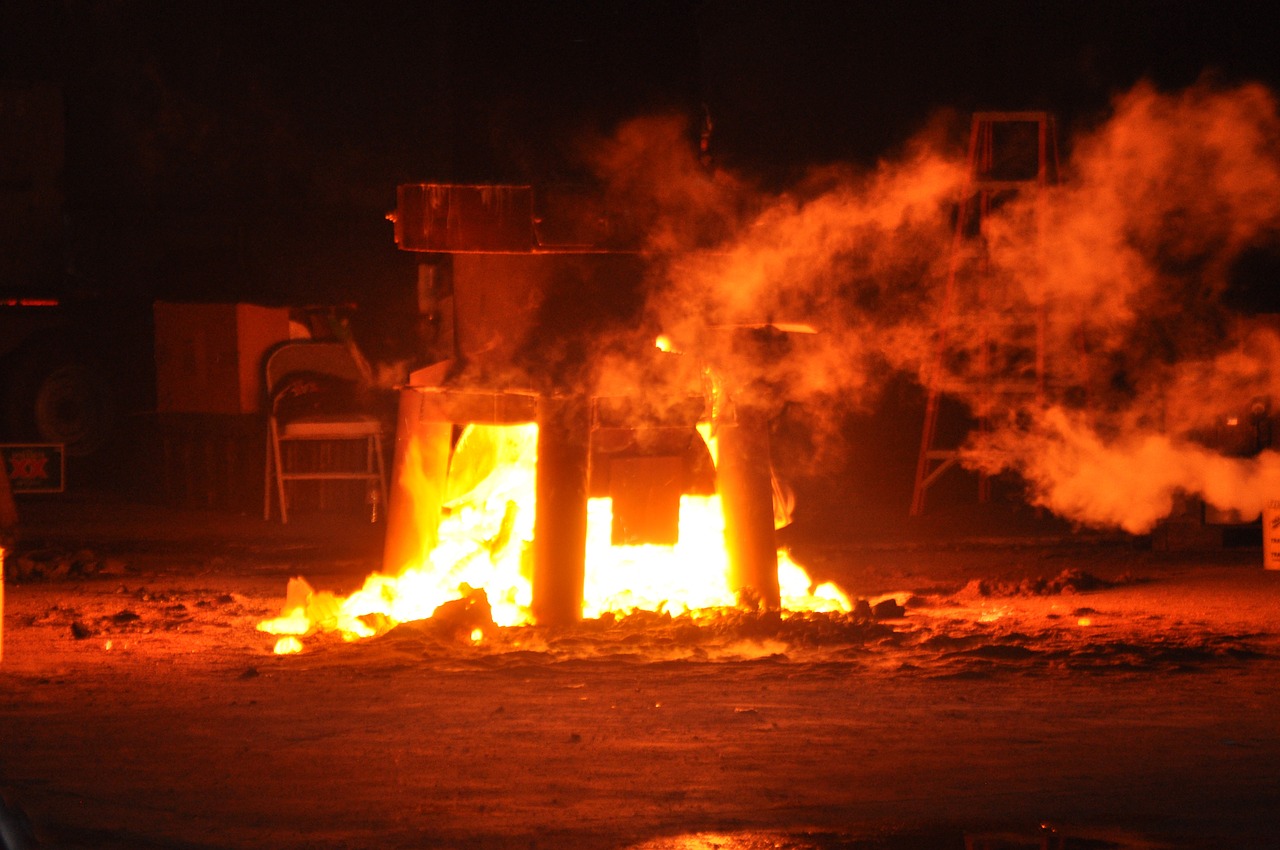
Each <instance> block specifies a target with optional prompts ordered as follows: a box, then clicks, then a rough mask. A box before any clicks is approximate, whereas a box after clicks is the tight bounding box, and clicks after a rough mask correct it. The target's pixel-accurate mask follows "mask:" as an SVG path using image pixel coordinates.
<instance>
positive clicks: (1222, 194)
mask: <svg viewBox="0 0 1280 850" xmlns="http://www.w3.org/2000/svg"><path fill="white" fill-rule="evenodd" d="M683 132H684V130H683V128H682V127H681V126H680V125H679V124H673V123H671V122H670V121H664V120H661V119H645V120H644V121H641V122H634V123H632V124H629V125H627V126H626V127H624V128H623V130H622V131H621V132H620V133H619V134H618V135H617V136H616V137H615V138H614V139H613V140H612V141H611V142H610V143H608V144H605V145H602V146H601V148H600V151H599V152H598V155H597V157H596V162H597V165H598V167H599V169H600V172H601V173H602V174H603V175H605V176H606V179H607V182H608V183H609V184H610V186H611V188H612V189H613V190H614V192H615V193H616V194H617V195H618V196H619V197H622V198H625V199H626V200H627V201H629V202H632V203H634V202H635V200H636V196H637V194H639V195H643V196H644V198H645V203H644V204H640V205H639V206H640V208H643V209H646V210H647V211H648V215H649V216H650V217H651V220H650V221H649V222H648V223H647V226H648V227H650V229H651V231H652V233H653V234H654V235H655V240H656V241H655V244H654V247H655V248H657V249H661V250H671V249H681V250H680V251H679V252H676V253H673V254H671V256H672V257H674V258H675V259H673V260H672V261H671V262H670V263H669V264H668V265H666V266H665V267H663V268H662V276H661V279H660V280H656V281H654V284H653V287H652V291H651V297H650V299H649V314H650V316H651V317H652V319H653V320H654V322H655V323H656V324H659V325H660V326H661V327H662V328H663V329H664V330H665V331H667V332H668V333H670V334H672V336H673V338H675V339H676V340H677V342H678V343H679V344H681V345H684V346H687V347H690V348H696V349H697V350H698V352H699V353H700V354H702V355H703V356H704V357H706V358H707V359H708V360H709V361H711V362H713V363H715V364H716V365H717V366H718V368H719V369H720V370H721V371H722V372H723V373H724V374H726V375H728V376H729V379H730V380H731V381H732V382H734V384H735V386H734V387H732V389H733V390H735V391H738V392H743V391H748V390H749V389H750V387H751V386H753V385H757V384H758V385H761V386H764V387H766V388H772V389H773V390H774V391H776V392H780V393H782V394H784V395H785V396H786V397H787V398H790V399H796V400H801V401H814V400H823V401H826V400H830V399H840V400H842V401H846V402H852V403H854V404H857V403H866V402H867V401H871V400H874V395H875V390H876V389H877V387H878V386H879V385H880V384H881V383H882V379H883V378H884V376H885V375H887V374H889V373H890V372H905V373H907V374H909V375H912V376H918V377H919V378H920V379H921V380H923V381H928V380H930V379H936V380H940V381H942V382H943V385H944V386H946V387H947V388H948V389H949V391H950V392H951V393H952V394H954V395H958V396H959V397H960V398H961V399H962V400H964V401H966V402H967V403H968V404H969V406H970V408H971V409H972V410H973V411H974V412H975V413H976V414H981V415H985V416H988V417H989V421H990V422H991V424H992V425H993V428H992V429H991V430H990V431H987V432H985V433H982V434H981V435H976V436H975V438H974V439H972V440H971V441H970V443H969V444H968V446H967V464H968V465H969V466H971V467H972V468H975V469H981V470H983V471H985V472H988V473H995V472H999V471H1002V470H1014V471H1017V472H1019V473H1021V475H1022V477H1023V478H1024V479H1025V480H1026V481H1027V483H1028V485H1029V486H1030V488H1031V498H1032V499H1033V501H1035V502H1037V503H1039V504H1042V505H1045V506H1047V507H1048V508H1050V509H1051V510H1053V511H1054V512H1056V513H1059V514H1061V515H1063V516H1066V517H1069V518H1072V519H1074V520H1077V521H1080V522H1083V523H1087V524H1091V525H1104V526H1118V527H1123V528H1125V529H1127V530H1129V531H1134V532H1140V531H1145V530H1148V529H1150V528H1151V527H1152V526H1153V525H1154V523H1155V522H1156V521H1158V520H1159V519H1160V518H1161V517H1163V516H1165V515H1166V514H1167V513H1168V512H1169V510H1170V507H1171V506H1172V504H1173V500H1174V498H1175V496H1176V495H1177V494H1179V493H1189V494H1194V495H1199V496H1202V497H1203V498H1204V499H1205V500H1206V501H1207V502H1209V503H1210V504H1213V505H1215V506H1218V507H1221V508H1224V509H1237V510H1240V511H1241V512H1242V513H1245V514H1250V513H1256V512H1257V510H1258V508H1259V506H1260V504H1261V502H1262V501H1263V499H1264V497H1266V496H1268V495H1271V496H1275V495H1280V490H1278V489H1277V487H1280V456H1278V455H1276V454H1274V453H1272V452H1270V451H1264V452H1263V453H1262V454H1261V455H1260V456H1257V457H1254V458H1240V457H1228V456H1227V455H1226V454H1224V453H1222V452H1219V451H1214V450H1212V449H1210V448H1206V447H1205V446H1204V445H1203V444H1202V442H1203V441H1201V440H1200V438H1201V437H1202V436H1203V435H1204V434H1205V433H1206V432H1207V430H1208V429H1211V428H1212V427H1214V425H1215V423H1216V422H1217V421H1218V420H1220V419H1221V418H1222V417H1224V416H1227V415H1232V414H1234V413H1236V412H1237V411H1245V412H1244V413H1243V414H1242V415H1245V416H1249V415H1254V416H1261V415H1265V412H1269V409H1267V410H1266V411H1264V413H1263V414H1260V413H1259V405H1261V406H1262V407H1263V408H1266V405H1268V404H1269V403H1270V402H1269V401H1268V399H1269V398H1276V399H1280V385H1278V384H1280V375H1277V364H1280V336H1277V335H1276V333H1275V332H1274V331H1273V330H1270V329H1268V328H1266V327H1264V326H1262V325H1261V324H1260V323H1258V322H1256V321H1255V322H1251V321H1245V320H1243V319H1241V317H1239V316H1237V315H1234V314H1232V313H1231V312H1230V311H1229V310H1227V309H1226V308H1225V307H1224V306H1223V300H1222V296H1223V294H1224V292H1225V291H1226V290H1227V287H1228V282H1229V276H1230V274H1231V271H1232V268H1233V266H1234V264H1235V263H1236V262H1237V260H1238V258H1239V257H1240V255H1241V253H1242V252H1243V251H1245V250H1246V249H1248V248H1250V247H1251V246H1254V245H1256V244H1258V243H1259V242H1260V241H1262V240H1264V239H1266V238H1268V237H1272V236H1274V234H1275V232H1276V231H1277V228H1278V225H1280V118H1278V117H1277V108H1276V102H1275V98H1274V96H1273V95H1272V94H1271V93H1270V92H1269V91H1268V90H1266V89H1265V88H1263V87H1261V86H1257V85H1243V86H1238V87H1234V88H1217V87H1213V86H1211V85H1208V84H1204V85H1199V86H1196V87H1194V88H1191V89H1188V90H1186V91H1182V92H1177V93H1162V92H1159V91H1157V90H1156V89H1154V88H1152V87H1151V86H1149V85H1145V84H1144V85H1139V86H1138V87H1136V88H1134V89H1133V90H1131V91H1129V92H1127V93H1125V94H1122V95H1120V96H1118V97H1117V98H1116V99H1115V101H1114V103H1113V109H1112V112H1111V115H1110V117H1109V118H1108V119H1107V120H1106V121H1104V122H1102V123H1101V124H1099V125H1098V126H1097V127H1095V128H1093V129H1091V130H1090V131H1088V132H1085V133H1083V134H1080V135H1078V136H1076V137H1075V138H1074V139H1072V140H1070V143H1069V144H1067V145H1065V147H1066V148H1068V149H1069V150H1070V151H1071V156H1070V160H1069V161H1067V162H1064V163H1063V164H1062V169H1061V172H1062V174H1061V180H1060V181H1059V182H1058V183H1057V184H1056V185H1053V186H1050V187H1047V188H1045V189H1043V190H1041V191H1036V192H1025V193H1024V194H1023V195H1021V196H1019V197H1017V198H1013V199H1011V200H1008V201H1007V202H1004V203H1002V204H999V205H997V206H996V207H995V208H994V209H992V210H991V211H990V212H989V214H987V215H986V217H985V219H984V223H983V224H984V227H983V234H984V238H983V239H981V240H977V239H965V240H953V238H952V232H953V229H954V227H953V216H954V209H955V204H956V202H957V200H958V199H959V198H960V197H961V194H962V190H963V186H964V182H965V179H966V165H965V163H964V152H963V151H957V150H940V149H939V146H937V145H933V144H930V143H928V142H927V141H926V140H924V139H921V140H918V141H916V142H914V143H911V144H908V145H906V146H905V147H904V149H903V152H902V153H901V154H900V155H898V156H896V157H894V158H892V159H886V160H884V161H882V162H881V163H879V164H878V165H877V166H876V167H874V168H871V169H863V170H858V169H854V168H851V167H828V168H824V169H821V170H819V171H815V172H814V173H813V174H811V175H810V176H809V177H808V178H807V179H806V180H804V181H802V182H801V183H800V184H798V185H796V186H794V187H792V188H791V190H790V191H788V192H786V193H782V194H778V193H764V192H750V193H749V192H747V191H745V190H746V181H745V180H743V179H741V178H738V177H732V176H730V175H726V174H724V173H721V172H716V171H710V172H709V171H707V170H705V169H704V168H702V167H701V166H700V165H699V164H698V163H697V161H696V160H695V159H694V157H693V155H692V151H691V149H690V146H688V145H681V144H678V143H676V142H678V140H679V139H680V138H681V134H682V133H683ZM655 188H657V189H659V191H654V189H655ZM744 199H749V200H744ZM717 227H719V228H724V229H725V230H726V231H727V232H723V233H722V232H717ZM979 268H980V269H981V271H980V272H978V271H976V270H977V269H979ZM951 271H954V272H955V274H954V275H950V274H949V272H951ZM949 277H950V278H951V279H952V280H953V281H954V282H955V283H956V288H957V289H958V292H959V294H958V295H957V294H955V293H953V294H952V296H951V297H952V303H953V309H952V310H951V311H950V312H949V313H947V312H945V311H944V310H943V308H942V305H943V301H944V293H945V292H946V289H947V281H948V278H949ZM802 326H809V327H811V328H812V329H814V330H816V331H818V333H816V334H798V333H786V331H795V330H798V329H802ZM768 327H772V328H774V329H775V330H777V329H781V331H783V333H780V334H775V336H776V337H777V338H778V339H781V342H780V343H777V344H775V345H774V347H773V350H772V351H771V352H769V354H771V355H773V356H761V355H760V352H759V346H746V347H744V346H743V345H741V344H740V341H741V334H740V333H738V332H740V331H746V332H748V333H749V332H751V331H752V330H753V329H756V330H759V329H761V328H768ZM940 335H941V337H940ZM940 338H941V339H942V340H943V342H944V345H943V346H942V347H941V351H942V355H941V356H938V355H936V354H935V353H936V352H938V351H939V350H940V347H939V345H938V341H939V339H940ZM1032 348H1035V349H1039V350H1040V351H1042V353H1043V360H1042V363H1043V367H1044V368H1043V381H1042V382H1041V384H1042V386H1043V392H1040V393H1029V394H1027V395H1025V396H1023V397H1021V399H1020V400H1014V401H1011V400H1010V399H1008V398H1003V397H1002V398H998V399H997V398H995V397H994V396H991V395H988V394H984V393H983V392H981V387H983V386H984V381H983V380H982V379H983V378H984V376H985V375H986V374H987V373H986V372H984V371H983V370H984V369H994V370H996V371H1000V370H1005V372H1006V373H1010V372H1016V371H1017V370H1019V369H1021V370H1022V374H1027V373H1028V370H1029V369H1030V366H1029V365H1028V364H1029V362H1031V361H1034V359H1035V358H1034V357H1033V356H1031V355H1030V354H1029V351H1030V350H1031V349H1032ZM983 364H986V365H983ZM965 388H969V389H968V390H966V389H965ZM974 388H977V389H974ZM824 406H826V407H828V408H829V407H830V405H824ZM1251 406H1252V413H1249V412H1248V411H1249V410H1250V408H1251Z"/></svg>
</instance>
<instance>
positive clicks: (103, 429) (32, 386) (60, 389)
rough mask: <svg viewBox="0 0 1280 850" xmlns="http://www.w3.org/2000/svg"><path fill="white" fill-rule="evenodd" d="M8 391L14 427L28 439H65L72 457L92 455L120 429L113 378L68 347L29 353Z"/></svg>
mask: <svg viewBox="0 0 1280 850" xmlns="http://www.w3.org/2000/svg"><path fill="white" fill-rule="evenodd" d="M7 389H8V391H7V393H6V396H7V397H6V405H5V406H6V408H7V410H8V416H9V427H10V430H11V431H12V432H13V433H15V434H17V435H19V436H20V437H22V438H25V439H31V440H38V441H40V442H45V443H62V444H63V445H64V446H65V447H66V453H67V456H68V457H88V456H89V455H92V454H94V453H95V452H97V451H98V450H99V449H101V448H102V447H103V446H104V445H106V443H107V442H108V441H109V440H110V438H111V435H112V434H113V433H114V431H115V427H116V422H117V417H118V412H117V405H116V401H115V393H114V391H113V389H112V387H111V385H110V384H109V382H108V381H106V380H105V379H103V378H102V377H101V376H100V375H99V374H97V371H96V370H94V369H93V368H92V367H91V366H89V365H88V364H87V363H86V362H85V361H83V360H82V359H80V358H77V357H76V356H74V355H73V354H71V353H69V352H64V351H48V350H46V351H42V352H29V353H27V355H26V356H24V357H22V358H21V359H20V360H19V361H18V363H17V366H16V368H15V370H14V371H13V372H11V373H10V381H9V386H8V388H7Z"/></svg>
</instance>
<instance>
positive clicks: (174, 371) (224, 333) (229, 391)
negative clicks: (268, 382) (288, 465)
mask: <svg viewBox="0 0 1280 850" xmlns="http://www.w3.org/2000/svg"><path fill="white" fill-rule="evenodd" d="M154 313H155V334H156V335H155V341H156V410H157V411H159V412H160V413H227V414H243V413H257V412H258V411H259V410H261V408H262V394H263V387H262V361H263V356H264V355H265V354H266V352H267V351H268V350H269V349H270V348H272V347H273V346H274V345H276V344H278V343H281V342H284V341H285V340H287V339H288V338H289V311H288V309H287V308H284V307H261V306H258V305H256V304H171V303H165V302H161V301H157V302H156V303H155V305H154Z"/></svg>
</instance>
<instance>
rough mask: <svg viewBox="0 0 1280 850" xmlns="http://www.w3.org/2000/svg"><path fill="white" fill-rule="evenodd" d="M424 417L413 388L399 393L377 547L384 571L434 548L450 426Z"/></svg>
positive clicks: (423, 407) (409, 562) (414, 560)
mask: <svg viewBox="0 0 1280 850" xmlns="http://www.w3.org/2000/svg"><path fill="white" fill-rule="evenodd" d="M425 413H426V405H425V397H424V395H423V394H422V393H421V392H418V391H417V390H414V389H413V388H412V387H405V388H403V389H401V390H400V405H399V412H398V413H397V415H396V450H395V461H394V463H393V464H392V467H391V482H390V486H389V490H390V496H389V498H388V500H387V502H388V504H387V506H386V507H387V536H386V542H385V543H384V545H383V549H382V570H383V572H385V573H391V574H394V573H398V572H399V571H401V570H402V569H404V568H405V567H406V566H409V565H412V564H415V563H417V562H418V561H419V560H420V559H421V558H422V557H423V555H425V554H427V553H428V552H430V551H431V550H432V549H434V548H435V545H436V533H437V531H438V530H439V525H440V507H441V504H442V503H443V501H444V486H445V480H446V478H447V477H448V473H449V451H450V449H451V447H452V442H453V425H452V423H449V422H442V421H439V419H438V418H436V417H434V416H430V415H424V414H425Z"/></svg>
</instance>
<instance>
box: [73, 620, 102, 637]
mask: <svg viewBox="0 0 1280 850" xmlns="http://www.w3.org/2000/svg"><path fill="white" fill-rule="evenodd" d="M95 634H97V633H96V632H95V631H94V630H93V629H91V628H89V627H88V626H86V625H85V624H84V623H82V622H80V621H79V620H76V621H75V622H74V623H72V624H71V636H72V637H73V638H75V639H76V640H84V639H85V638H88V637H93V636H94V635H95Z"/></svg>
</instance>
